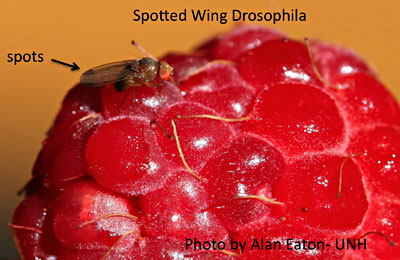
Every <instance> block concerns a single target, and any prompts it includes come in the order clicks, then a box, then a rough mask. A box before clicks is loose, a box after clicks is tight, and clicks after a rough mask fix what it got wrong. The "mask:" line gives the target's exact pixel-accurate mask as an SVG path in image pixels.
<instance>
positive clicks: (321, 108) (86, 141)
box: [10, 26, 400, 259]
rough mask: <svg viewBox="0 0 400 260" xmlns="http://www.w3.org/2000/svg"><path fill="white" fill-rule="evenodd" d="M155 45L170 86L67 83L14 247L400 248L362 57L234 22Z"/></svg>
mask: <svg viewBox="0 0 400 260" xmlns="http://www.w3.org/2000/svg"><path fill="white" fill-rule="evenodd" d="M163 60H164V61H166V62H168V64H169V65H171V66H172V67H173V68H174V71H175V75H174V77H175V78H174V79H175V81H176V82H177V85H176V86H175V85H174V84H172V83H170V82H162V81H161V82H157V83H156V86H155V87H152V88H150V87H146V86H139V87H135V88H130V89H125V90H124V91H123V92H118V91H116V89H115V86H114V84H109V85H106V86H102V87H92V88H89V87H86V86H83V85H77V86H76V87H75V88H73V89H72V90H71V91H70V92H69V94H68V95H67V97H66V98H65V100H64V102H63V104H62V107H61V110H60V112H59V114H58V116H57V118H56V120H55V122H54V125H53V127H52V129H51V130H50V131H49V134H48V136H47V137H46V139H45V140H44V142H43V148H42V150H41V152H40V154H39V156H38V159H37V161H36V163H35V165H34V168H33V177H32V180H31V181H30V182H29V183H28V185H27V186H26V187H25V189H24V190H25V191H26V198H25V199H24V200H23V201H22V202H21V204H20V205H19V206H18V208H17V209H16V211H15V213H14V217H13V219H12V221H11V223H10V227H11V228H13V230H14V235H15V239H16V241H17V245H18V248H19V250H20V254H21V256H22V257H23V258H24V259H39V258H40V259H397V258H399V257H400V249H399V248H400V247H399V244H400V221H399V219H400V177H399V176H400V175H399V171H398V170H399V165H398V164H399V162H398V158H400V157H399V156H400V143H399V140H400V139H399V138H400V110H399V106H398V104H397V102H396V101H395V99H394V98H393V97H392V95H391V94H390V93H389V92H388V91H387V90H386V89H385V88H384V86H383V85H382V84H381V83H380V82H379V79H378V78H377V76H376V74H375V73H374V72H373V71H372V70H371V69H370V68H369V66H368V65H367V64H366V63H365V62H364V61H363V60H362V58H360V57H359V56H357V55H356V54H354V53H353V52H351V51H349V50H346V49H343V48H339V47H335V46H331V45H329V44H325V43H321V42H317V41H311V43H310V44H309V43H308V42H307V41H306V42H303V41H297V40H293V39H287V38H286V36H285V35H284V34H282V33H280V32H275V31H271V30H269V29H265V28H261V27H257V26H244V27H239V28H237V29H235V30H233V31H232V32H230V33H228V34H226V35H223V36H221V37H218V38H214V39H211V40H209V41H208V42H206V43H205V44H203V45H201V46H200V47H199V48H197V49H196V50H194V51H193V53H191V54H169V55H167V56H165V57H164V59H163ZM195 238H196V239H197V240H198V241H199V242H201V243H200V244H201V247H202V249H195V248H193V247H192V246H191V247H189V248H187V249H186V248H185V243H186V239H192V240H193V239H195ZM255 238H256V239H262V238H263V239H264V241H267V240H269V241H278V242H281V246H282V249H281V250H259V249H257V248H253V249H251V248H250V247H251V244H252V243H253V239H255ZM359 238H360V239H361V238H362V239H363V238H365V239H366V241H367V249H366V250H362V247H361V249H360V250H353V249H351V248H347V249H344V250H337V249H336V248H335V247H334V246H335V243H336V239H338V240H339V241H341V240H342V239H359ZM287 239H292V241H297V242H299V241H302V240H308V241H315V242H317V241H323V242H325V243H329V244H331V247H329V248H328V247H326V248H325V249H315V250H314V249H311V248H304V247H302V248H300V249H296V250H289V249H288V247H287V245H288V244H290V243H291V242H288V240H287ZM213 240H216V242H220V241H221V243H222V244H225V246H226V247H225V248H219V249H216V250H214V249H212V248H211V250H207V249H206V248H207V245H210V246H211V245H212V241H213ZM232 240H235V241H241V242H242V243H243V242H245V241H246V242H247V246H246V247H245V248H244V250H239V249H237V250H236V249H232V248H231V247H230V245H231V244H230V243H231V241H232ZM360 241H361V242H362V241H363V240H360ZM258 242H259V243H260V242H261V241H260V240H258ZM207 243H208V244H207Z"/></svg>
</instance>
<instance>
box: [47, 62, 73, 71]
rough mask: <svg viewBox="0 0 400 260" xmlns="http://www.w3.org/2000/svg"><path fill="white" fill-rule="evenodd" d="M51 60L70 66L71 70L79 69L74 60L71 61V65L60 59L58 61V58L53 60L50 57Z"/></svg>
mask: <svg viewBox="0 0 400 260" xmlns="http://www.w3.org/2000/svg"><path fill="white" fill-rule="evenodd" d="M51 61H52V62H55V63H58V64H61V65H64V66H68V67H71V71H74V70H79V69H80V68H79V66H78V65H76V63H75V62H73V63H72V65H71V64H68V63H65V62H62V61H59V60H55V59H51Z"/></svg>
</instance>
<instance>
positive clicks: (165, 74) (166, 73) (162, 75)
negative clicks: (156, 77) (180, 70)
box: [160, 69, 171, 80]
mask: <svg viewBox="0 0 400 260" xmlns="http://www.w3.org/2000/svg"><path fill="white" fill-rule="evenodd" d="M160 78H161V79H163V80H169V79H170V78H171V73H170V72H169V70H167V69H160Z"/></svg>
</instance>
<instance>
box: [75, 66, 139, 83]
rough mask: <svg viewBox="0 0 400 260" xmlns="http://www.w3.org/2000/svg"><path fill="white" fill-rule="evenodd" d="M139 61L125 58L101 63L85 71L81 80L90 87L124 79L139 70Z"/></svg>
mask: <svg viewBox="0 0 400 260" xmlns="http://www.w3.org/2000/svg"><path fill="white" fill-rule="evenodd" d="M137 63H138V62H137V61H136V60H123V61H117V62H111V63H107V64H104V65H100V66H97V67H94V68H92V69H90V70H88V71H86V72H84V73H83V74H82V75H81V78H80V82H81V83H82V84H83V85H86V86H89V87H92V86H93V87H96V86H103V85H106V84H109V83H113V82H118V81H122V80H124V79H126V78H127V77H128V75H129V74H130V73H132V72H135V71H136V70H137V66H138V64H137Z"/></svg>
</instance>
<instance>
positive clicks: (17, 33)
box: [0, 0, 400, 257]
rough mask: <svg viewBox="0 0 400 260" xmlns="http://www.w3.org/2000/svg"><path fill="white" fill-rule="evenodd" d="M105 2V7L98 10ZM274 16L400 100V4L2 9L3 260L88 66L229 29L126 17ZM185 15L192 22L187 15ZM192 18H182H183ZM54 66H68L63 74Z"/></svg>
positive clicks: (223, 2) (226, 2) (150, 0)
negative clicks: (293, 17)
mask: <svg viewBox="0 0 400 260" xmlns="http://www.w3.org/2000/svg"><path fill="white" fill-rule="evenodd" d="M104 2H105V1H104ZM183 8H186V9H188V12H189V10H190V9H204V8H206V9H211V10H212V11H228V12H231V10H232V8H234V9H239V10H242V11H256V12H260V11H279V10H281V9H282V8H286V9H287V10H290V9H293V8H298V9H299V10H300V11H303V12H306V13H307V22H297V23H296V22H283V23H282V22H281V23H278V24H276V25H272V24H271V23H267V22H263V23H261V24H263V25H265V26H270V27H274V28H277V29H281V30H283V31H285V32H287V33H288V34H289V35H291V36H293V37H296V38H299V39H300V38H303V37H304V36H308V37H311V38H320V39H323V40H326V41H330V42H333V43H337V44H340V45H344V46H348V47H350V48H353V49H355V50H357V51H358V52H359V53H360V54H361V55H363V56H364V57H365V58H366V59H367V60H369V61H370V63H371V65H372V66H373V67H375V68H376V69H377V71H378V73H379V75H380V77H381V79H382V81H383V82H384V83H385V84H386V85H387V86H388V87H389V88H390V90H391V91H392V92H393V93H394V94H395V95H396V97H397V98H399V97H400V87H399V84H400V77H399V72H398V69H399V68H400V51H399V46H400V36H399V35H400V22H399V21H398V13H397V12H398V10H399V8H400V2H398V1H394V0H392V1H375V0H369V1H367V0H352V1H349V0H334V1H321V0H264V1H262V0H259V1H252V0H244V1H243V0H240V1H233V0H201V1H200V0H194V1H193V0H192V1H175V0H169V1H161V0H159V1H157V0H142V1H133V0H130V1H115V0H114V1H108V2H107V3H103V1H99V0H97V1H76V0H69V1H62V2H61V1H50V0H46V1H40V0H37V1H2V4H1V8H0V24H1V26H0V35H1V40H0V71H1V76H0V92H1V93H0V99H1V102H0V106H1V107H0V118H1V129H0V136H1V149H0V166H1V168H0V169H1V173H0V185H1V186H0V187H1V189H0V201H1V203H0V207H1V212H2V214H1V216H0V240H1V241H2V243H0V257H15V256H16V251H15V249H14V246H13V243H12V238H11V232H10V231H9V228H8V227H7V226H6V224H7V223H8V222H9V220H10V217H11V214H12V211H13V209H14V207H15V206H16V204H17V202H18V201H19V200H20V198H18V197H17V196H16V191H17V190H18V189H19V188H20V187H21V186H22V185H23V184H24V183H25V182H26V181H27V180H28V178H29V175H30V170H31V167H32V164H33V162H34V160H35V157H36V155H37V153H38V151H39V149H40V146H41V144H40V143H41V140H42V139H43V138H44V133H45V132H46V130H47V129H48V128H49V126H50V124H51V122H52V119H53V118H54V116H55V114H56V112H57V110H58V109H59V105H60V102H61V100H62V98H63V96H64V95H65V94H66V92H67V91H68V89H69V88H70V87H71V86H72V85H73V84H74V83H76V82H77V81H78V79H79V76H80V73H81V72H82V71H84V70H86V69H88V68H89V67H91V66H94V65H99V64H103V63H106V62H109V61H116V60H121V59H133V58H134V57H135V55H141V54H140V53H139V52H138V51H137V50H135V49H134V48H133V47H132V46H131V45H130V41H131V40H132V39H135V40H136V41H137V42H139V43H140V44H141V45H142V46H145V47H146V49H148V50H149V51H150V52H151V53H153V54H154V55H156V56H157V55H161V54H163V53H165V52H167V51H188V50H190V48H191V47H193V46H194V45H195V44H197V43H199V42H200V41H202V40H204V39H206V38H207V37H210V36H212V35H214V34H217V33H220V32H224V31H227V30H228V29H229V28H231V27H232V26H233V25H234V24H233V23H232V22H228V23H227V24H225V25H221V24H219V23H218V22H197V23H194V22H191V21H188V22H175V23H171V22H158V23H154V22H151V23H147V24H145V25H141V24H140V23H139V22H133V21H132V18H133V15H132V11H133V10H134V9H141V10H142V11H157V10H165V9H168V10H169V11H182V10H183ZM188 15H189V13H188ZM188 17H189V16H188ZM32 51H36V52H42V53H44V58H45V61H44V62H42V63H26V64H24V63H20V64H18V65H17V66H14V65H13V64H12V63H7V62H6V60H7V54H8V53H10V52H13V53H16V52H19V53H25V52H27V53H30V52H32ZM51 58H56V59H59V60H62V61H65V62H70V63H72V62H73V61H75V62H76V63H77V64H78V65H79V66H80V67H81V70H80V71H77V72H70V71H69V70H68V69H67V68H66V67H62V66H59V65H55V64H52V63H51V62H50V59H51Z"/></svg>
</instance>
